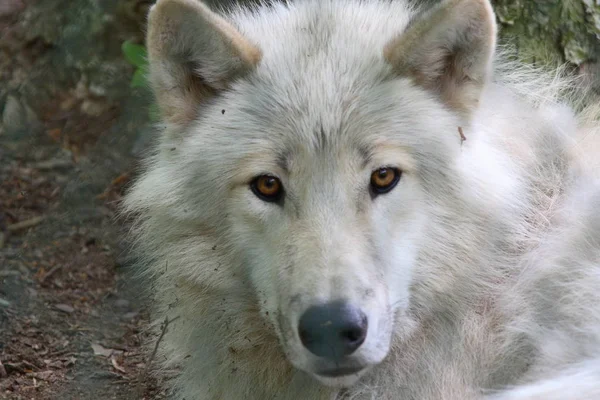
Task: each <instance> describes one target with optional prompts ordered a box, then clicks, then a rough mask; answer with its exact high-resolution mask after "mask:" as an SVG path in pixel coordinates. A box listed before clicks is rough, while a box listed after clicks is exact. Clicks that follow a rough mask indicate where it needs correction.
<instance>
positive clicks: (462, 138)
mask: <svg viewBox="0 0 600 400" xmlns="http://www.w3.org/2000/svg"><path fill="white" fill-rule="evenodd" d="M458 134H459V135H460V144H461V145H462V144H463V142H464V141H465V140H467V137H466V136H465V133H464V132H463V128H462V127H460V126H459V127H458Z"/></svg>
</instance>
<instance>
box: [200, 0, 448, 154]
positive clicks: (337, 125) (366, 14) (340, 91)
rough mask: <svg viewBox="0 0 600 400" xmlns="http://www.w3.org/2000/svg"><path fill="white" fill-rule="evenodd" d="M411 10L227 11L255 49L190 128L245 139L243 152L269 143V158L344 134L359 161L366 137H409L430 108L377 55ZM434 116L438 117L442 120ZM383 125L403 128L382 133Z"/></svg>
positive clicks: (336, 141)
mask: <svg viewBox="0 0 600 400" xmlns="http://www.w3.org/2000/svg"><path fill="white" fill-rule="evenodd" d="M416 14H417V13H416V12H415V10H414V9H413V8H411V7H410V6H409V5H408V4H406V3H405V2H403V1H401V0H400V1H395V2H387V1H373V2H362V1H355V0H349V1H347V2H340V1H339V0H306V1H298V2H294V3H291V4H282V3H276V4H274V5H273V6H272V7H269V8H264V9H261V12H260V13H258V12H252V10H246V9H239V10H236V11H235V12H233V13H231V14H228V15H227V19H228V21H229V22H231V23H232V25H233V26H235V27H236V29H238V30H239V31H240V33H241V34H242V35H243V36H244V37H245V38H246V39H248V41H249V42H250V43H252V44H253V45H255V46H256V47H257V48H258V49H260V52H261V58H260V62H259V63H258V64H257V66H256V68H254V69H253V70H252V71H251V72H250V73H249V74H247V75H245V76H244V77H243V78H242V79H239V80H238V81H237V82H235V83H234V84H233V85H232V87H231V88H230V90H227V91H224V93H221V94H220V95H218V96H217V98H216V99H214V101H213V102H210V104H211V105H212V106H214V107H213V109H212V110H210V112H207V113H204V114H203V115H201V116H200V119H199V122H200V123H201V125H202V126H200V127H198V130H205V129H204V128H203V126H204V125H205V124H208V125H210V127H211V129H217V130H224V131H226V132H230V133H231V135H235V136H236V138H237V140H245V139H246V140H247V141H248V142H249V143H250V146H249V147H248V149H252V147H253V146H252V143H254V144H257V146H256V147H261V148H263V149H264V147H265V146H267V147H272V148H276V149H277V154H278V155H277V158H278V160H284V159H287V158H288V156H290V155H291V154H293V153H294V151H295V149H297V148H299V147H304V148H306V147H311V148H313V149H316V150H321V149H325V148H327V149H331V148H335V147H339V145H342V143H343V145H344V146H347V145H348V143H347V142H348V141H351V142H352V147H354V148H355V149H356V151H357V152H359V153H360V155H361V156H362V158H363V159H365V160H369V159H370V154H371V153H372V151H373V141H374V140H373V139H375V138H377V139H379V140H380V139H381V138H382V135H385V134H386V133H390V134H391V133H396V135H395V136H394V137H392V138H391V139H394V138H395V139H398V137H397V136H398V135H397V134H398V133H406V134H413V135H414V134H415V133H416V132H412V131H411V128H410V127H413V128H414V127H416V126H417V125H418V124H422V123H423V120H422V119H419V118H416V115H418V114H419V113H420V112H422V111H423V110H425V109H427V110H428V112H429V113H430V114H435V113H436V110H433V109H431V102H430V101H429V100H430V97H428V96H427V94H425V93H424V92H423V91H419V90H418V89H416V88H415V87H414V85H412V84H411V83H410V81H409V80H408V79H404V80H402V79H401V77H399V76H398V75H397V74H396V73H395V72H394V71H393V69H392V67H391V66H390V64H389V63H388V62H386V61H385V59H384V48H385V46H386V44H387V43H389V42H390V40H391V39H393V38H394V37H397V36H399V35H401V34H402V32H403V31H404V30H405V29H406V27H407V26H408V25H409V23H410V21H411V19H412V18H414V17H415V15H416ZM208 108H210V107H208ZM201 109H202V110H207V107H201ZM439 114H440V115H437V117H438V121H439V119H444V118H447V116H446V115H441V114H442V113H439ZM371 117H373V118H371ZM434 119H435V117H434ZM392 123H395V125H396V126H398V125H402V126H401V127H400V128H401V130H402V131H403V132H389V128H390V124H392ZM432 128H433V127H432ZM290 131H293V133H294V135H290V134H289V133H290ZM371 132H372V133H373V137H370V136H369V133H371ZM403 139H409V142H410V138H403ZM413 139H414V138H413ZM420 139H423V138H422V137H421V138H420ZM409 142H408V143H403V144H406V145H407V146H409V147H410V145H411V143H409Z"/></svg>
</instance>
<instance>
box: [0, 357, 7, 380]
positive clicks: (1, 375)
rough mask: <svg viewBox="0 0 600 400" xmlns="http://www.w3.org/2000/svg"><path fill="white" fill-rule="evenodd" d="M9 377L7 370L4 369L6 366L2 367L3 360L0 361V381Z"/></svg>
mask: <svg viewBox="0 0 600 400" xmlns="http://www.w3.org/2000/svg"><path fill="white" fill-rule="evenodd" d="M7 376H8V374H7V373H6V368H4V365H2V360H0V379H4V378H6V377H7Z"/></svg>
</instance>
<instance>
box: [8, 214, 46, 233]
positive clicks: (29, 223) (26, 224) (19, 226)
mask: <svg viewBox="0 0 600 400" xmlns="http://www.w3.org/2000/svg"><path fill="white" fill-rule="evenodd" d="M44 219H46V218H45V217H34V218H31V219H27V220H25V221H21V222H17V223H16V224H13V225H9V226H7V227H6V229H7V230H8V231H9V232H17V231H20V230H23V229H27V228H31V227H34V226H36V225H38V224H40V223H41V222H42V221H43V220H44Z"/></svg>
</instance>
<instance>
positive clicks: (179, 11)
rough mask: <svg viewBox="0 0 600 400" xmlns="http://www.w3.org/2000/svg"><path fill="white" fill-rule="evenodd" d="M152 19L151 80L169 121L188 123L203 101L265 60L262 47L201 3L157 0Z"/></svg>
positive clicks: (149, 47)
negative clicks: (262, 57)
mask: <svg viewBox="0 0 600 400" xmlns="http://www.w3.org/2000/svg"><path fill="white" fill-rule="evenodd" d="M148 20H149V21H148V34H147V38H146V45H147V48H148V61H149V66H150V75H149V78H150V83H151V85H152V89H153V91H154V93H155V96H156V100H157V101H158V106H159V108H160V111H161V115H162V118H163V119H164V120H165V121H166V122H170V123H173V124H176V125H185V124H186V123H189V122H190V121H192V120H193V119H194V118H195V117H196V113H197V110H198V106H199V105H200V104H201V103H202V102H204V101H206V100H207V99H208V98H209V97H210V96H213V95H215V94H216V93H218V91H219V90H223V89H225V88H227V86H228V85H229V83H230V82H231V81H232V80H234V79H236V78H238V77H240V76H243V75H244V74H246V73H247V72H248V71H250V70H252V69H253V68H254V67H255V66H256V65H257V64H258V62H259V61H260V59H261V51H260V49H259V48H258V47H256V46H255V45H254V44H252V43H250V41H248V40H247V39H246V38H245V37H243V36H242V34H241V33H240V32H238V31H237V29H236V28H235V27H233V26H232V25H231V24H230V23H228V22H227V21H225V19H223V18H222V17H220V16H218V15H217V14H215V13H214V12H212V11H210V9H209V8H208V7H207V6H206V5H204V4H202V3H201V2H200V1H198V0H158V2H157V3H156V4H155V5H154V6H152V8H151V9H150V14H149V17H148Z"/></svg>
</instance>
